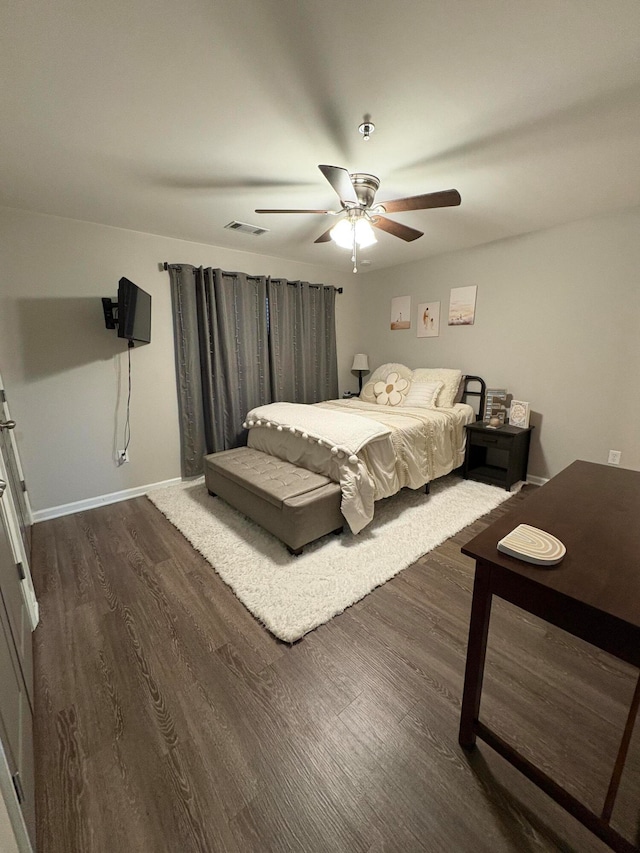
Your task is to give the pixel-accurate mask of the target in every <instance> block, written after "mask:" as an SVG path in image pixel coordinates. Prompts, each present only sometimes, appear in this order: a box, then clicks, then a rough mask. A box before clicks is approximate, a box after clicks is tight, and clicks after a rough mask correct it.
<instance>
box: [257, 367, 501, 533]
mask: <svg viewBox="0 0 640 853" xmlns="http://www.w3.org/2000/svg"><path fill="white" fill-rule="evenodd" d="M476 388H477V390H476ZM484 391H485V385H484V382H483V380H482V379H480V377H476V376H465V377H463V376H462V374H461V371H459V370H449V369H428V368H419V369H416V370H412V369H411V368H408V367H406V366H405V365H401V364H397V363H387V364H384V365H381V366H380V367H379V368H377V369H376V370H375V371H374V373H373V374H372V376H371V381H370V382H368V383H367V385H366V386H365V387H364V388H363V390H362V392H361V394H360V397H355V398H351V399H343V400H330V401H327V402H324V403H316V404H314V405H311V406H305V405H300V404H295V403H272V404H269V405H266V406H259V407H256V408H255V409H252V410H251V411H250V412H249V413H248V415H247V419H246V421H245V425H246V428H247V429H248V430H249V437H248V445H249V447H252V448H255V449H256V450H260V451H262V452H264V453H268V454H270V455H271V456H276V457H278V458H280V459H284V460H286V461H288V462H291V463H293V464H294V465H297V466H299V467H301V468H306V469H308V470H310V471H315V472H316V473H318V474H324V475H325V476H327V477H329V478H330V479H331V480H333V481H334V482H336V483H339V484H340V487H341V491H342V501H341V510H342V514H343V515H344V517H345V519H346V520H347V522H348V524H349V526H350V528H351V530H352V531H353V532H354V533H358V532H359V531H361V530H362V529H363V528H364V527H366V525H367V524H368V523H369V522H370V521H371V519H372V518H373V515H374V505H375V502H376V501H378V500H381V499H382V498H386V497H389V496H391V495H393V494H395V493H396V492H399V491H400V489H402V488H405V487H408V488H411V489H420V488H422V487H424V486H425V485H427V484H428V483H429V482H431V481H432V480H434V479H436V478H438V477H442V476H444V475H445V474H448V473H450V472H451V471H452V470H454V469H455V468H457V467H459V466H460V465H462V463H463V461H464V451H465V440H466V431H465V429H464V427H465V424H468V423H472V422H473V421H475V420H476V411H475V409H474V408H473V407H472V406H471V405H470V404H469V402H468V400H469V398H474V397H477V398H478V399H479V405H478V412H479V413H482V411H483V409H484Z"/></svg>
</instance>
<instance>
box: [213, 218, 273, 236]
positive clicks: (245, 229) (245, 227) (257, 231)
mask: <svg viewBox="0 0 640 853" xmlns="http://www.w3.org/2000/svg"><path fill="white" fill-rule="evenodd" d="M224 227H225V228H229V229H231V231H242V233H243V234H254V235H255V236H256V237H259V236H260V235H261V234H266V233H267V232H268V231H269V229H268V228H260V227H259V226H258V225H249V224H248V223H247V222H238V221H237V220H235V219H234V220H232V221H231V222H228V223H227V224H226V225H225V226H224Z"/></svg>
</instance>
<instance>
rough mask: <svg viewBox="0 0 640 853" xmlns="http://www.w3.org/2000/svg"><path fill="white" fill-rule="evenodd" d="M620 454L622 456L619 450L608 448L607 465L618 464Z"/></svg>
mask: <svg viewBox="0 0 640 853" xmlns="http://www.w3.org/2000/svg"><path fill="white" fill-rule="evenodd" d="M621 456H622V451H621V450H610V451H609V458H608V459H607V462H608V463H609V465H619V464H620V457H621Z"/></svg>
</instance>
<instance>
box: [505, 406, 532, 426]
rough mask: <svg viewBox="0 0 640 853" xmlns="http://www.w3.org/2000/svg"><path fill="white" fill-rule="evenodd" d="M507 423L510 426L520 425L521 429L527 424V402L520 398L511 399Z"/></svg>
mask: <svg viewBox="0 0 640 853" xmlns="http://www.w3.org/2000/svg"><path fill="white" fill-rule="evenodd" d="M509 424H510V426H515V427H522V428H523V429H526V428H527V427H528V426H529V403H524V402H522V400H512V401H511V409H510V410H509Z"/></svg>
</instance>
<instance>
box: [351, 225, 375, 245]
mask: <svg viewBox="0 0 640 853" xmlns="http://www.w3.org/2000/svg"><path fill="white" fill-rule="evenodd" d="M354 228H355V232H356V243H357V244H358V246H359V247H360V248H361V249H368V248H369V246H373V244H374V243H377V242H378V241H377V240H376V235H375V234H374V231H373V228H372V227H371V225H370V224H369V223H368V222H367V220H366V219H358V220H356V223H355V225H354Z"/></svg>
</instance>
